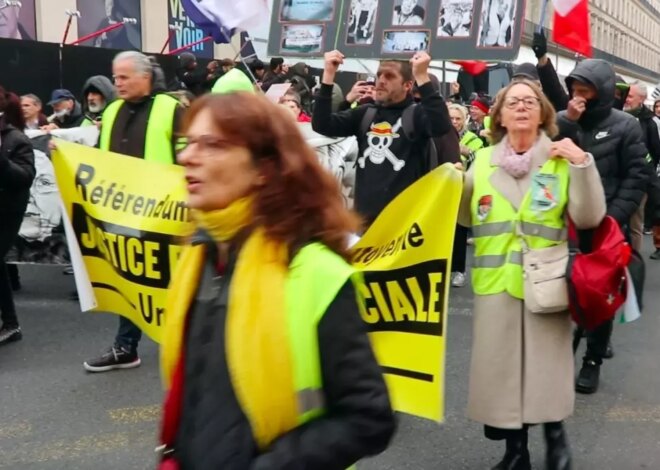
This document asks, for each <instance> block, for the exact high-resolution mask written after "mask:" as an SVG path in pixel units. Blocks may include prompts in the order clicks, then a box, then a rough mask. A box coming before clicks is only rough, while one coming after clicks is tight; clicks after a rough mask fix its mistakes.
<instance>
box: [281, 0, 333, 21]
mask: <svg viewBox="0 0 660 470" xmlns="http://www.w3.org/2000/svg"><path fill="white" fill-rule="evenodd" d="M334 10H335V0H283V1H282V9H281V10H280V21H281V22H283V23H289V22H295V21H330V20H332V17H333V15H334Z"/></svg>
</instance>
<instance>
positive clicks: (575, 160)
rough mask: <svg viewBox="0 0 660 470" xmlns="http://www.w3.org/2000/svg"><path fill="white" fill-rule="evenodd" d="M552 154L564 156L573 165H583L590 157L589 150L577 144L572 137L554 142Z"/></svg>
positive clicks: (551, 149) (557, 156)
mask: <svg viewBox="0 0 660 470" xmlns="http://www.w3.org/2000/svg"><path fill="white" fill-rule="evenodd" d="M550 155H551V156H552V157H553V158H564V159H566V160H568V161H569V162H570V163H571V164H573V165H583V164H584V163H585V162H586V161H587V158H588V156H587V152H585V151H584V150H582V149H581V148H580V147H578V146H577V145H575V143H573V141H572V140H571V139H562V140H560V141H559V142H553V143H552V145H551V146H550Z"/></svg>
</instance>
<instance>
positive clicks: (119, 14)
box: [77, 0, 142, 50]
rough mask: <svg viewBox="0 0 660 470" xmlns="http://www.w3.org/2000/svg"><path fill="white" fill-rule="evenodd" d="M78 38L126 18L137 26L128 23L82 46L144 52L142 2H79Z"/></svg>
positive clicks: (126, 0)
mask: <svg viewBox="0 0 660 470" xmlns="http://www.w3.org/2000/svg"><path fill="white" fill-rule="evenodd" d="M77 7H78V11H80V18H79V19H78V36H79V37H83V36H86V35H88V34H90V33H93V32H95V31H99V30H101V29H103V28H106V27H108V26H110V25H113V24H117V23H119V22H121V21H123V20H124V18H134V19H135V20H137V23H127V24H126V25H124V26H123V27H121V28H117V29H115V30H113V31H110V32H108V33H104V34H101V35H100V36H97V37H96V38H94V39H92V40H90V41H87V42H85V43H84V44H81V45H82V46H93V47H106V48H109V49H123V50H141V49H142V12H141V8H140V2H139V1H135V0H78V3H77Z"/></svg>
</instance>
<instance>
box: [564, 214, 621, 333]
mask: <svg viewBox="0 0 660 470" xmlns="http://www.w3.org/2000/svg"><path fill="white" fill-rule="evenodd" d="M589 237H590V238H591V239H590V240H588V238H589ZM580 242H582V243H580ZM580 245H582V246H580ZM585 245H586V246H588V247H589V249H588V250H586V249H584V248H585ZM569 247H570V249H569V260H568V266H567V272H566V280H567V282H568V298H569V310H570V312H571V316H572V317H573V321H574V322H575V323H576V324H577V325H578V326H580V327H582V328H584V329H586V330H593V329H594V328H596V327H598V326H600V325H601V324H603V323H604V322H606V321H608V320H611V319H612V318H614V315H616V312H617V310H618V309H619V308H620V307H621V306H622V305H623V304H624V302H625V301H626V294H627V284H626V280H627V278H626V266H628V263H629V262H630V257H631V253H632V248H631V247H630V245H629V244H628V243H627V242H626V239H625V237H624V235H623V232H622V231H621V228H620V227H619V224H618V223H617V222H616V220H614V219H613V218H612V217H610V216H607V217H605V219H603V222H602V223H601V224H600V226H599V227H598V228H596V229H594V230H590V231H583V232H581V233H579V234H578V232H577V230H576V229H575V226H574V225H573V223H572V221H571V222H570V223H569ZM580 248H583V249H584V251H581V250H580Z"/></svg>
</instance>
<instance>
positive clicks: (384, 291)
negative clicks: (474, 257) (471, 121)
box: [354, 164, 463, 421]
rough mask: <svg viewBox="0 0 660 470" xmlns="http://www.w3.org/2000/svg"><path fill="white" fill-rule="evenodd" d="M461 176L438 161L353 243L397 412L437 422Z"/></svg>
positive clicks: (366, 314) (366, 309)
mask: <svg viewBox="0 0 660 470" xmlns="http://www.w3.org/2000/svg"><path fill="white" fill-rule="evenodd" d="M462 187H463V178H462V175H461V174H460V172H459V171H458V170H456V169H455V168H453V166H452V165H450V164H447V165H443V166H441V167H439V168H437V169H435V170H434V171H432V172H430V173H428V174H427V175H426V176H424V177H423V178H421V179H420V180H418V181H417V182H416V183H415V184H413V185H411V186H410V187H408V188H407V189H406V190H405V191H404V192H403V193H401V194H400V195H399V196H398V197H397V198H396V199H395V200H394V201H392V202H391V203H390V204H389V205H388V206H387V207H386V208H385V210H384V211H383V212H381V214H380V215H379V216H378V218H377V219H376V220H375V222H374V223H373V225H372V226H371V227H370V228H369V230H368V231H367V232H366V233H365V234H364V236H363V237H362V238H361V239H360V241H359V242H358V243H357V244H356V245H355V247H354V254H355V258H354V265H355V266H356V267H357V268H359V269H360V270H361V271H363V273H364V279H365V283H364V286H363V289H362V293H361V294H362V296H363V298H364V301H365V307H364V310H363V312H362V317H363V319H364V321H365V323H366V324H367V328H368V330H369V332H370V337H371V343H372V345H373V348H374V352H375V354H376V357H377V359H378V362H379V363H380V365H381V366H382V367H383V371H384V373H385V379H386V381H387V385H388V388H389V391H390V396H391V399H392V403H393V406H394V409H395V410H397V411H401V412H404V413H410V414H413V415H416V416H421V417H423V418H428V419H433V420H435V421H441V420H442V419H443V415H444V399H443V396H444V367H445V344H446V343H445V338H446V332H447V328H446V326H447V300H448V296H449V284H450V282H449V281H450V270H451V255H452V247H453V240H454V230H455V226H456V218H457V215H458V205H459V203H460V198H461V191H462Z"/></svg>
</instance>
